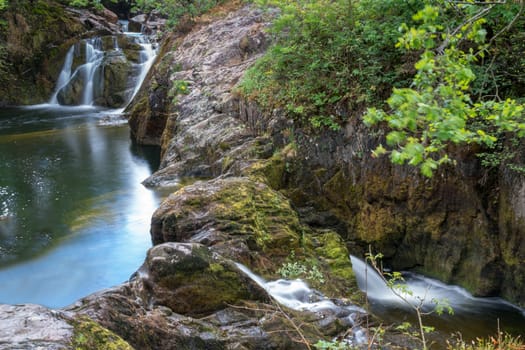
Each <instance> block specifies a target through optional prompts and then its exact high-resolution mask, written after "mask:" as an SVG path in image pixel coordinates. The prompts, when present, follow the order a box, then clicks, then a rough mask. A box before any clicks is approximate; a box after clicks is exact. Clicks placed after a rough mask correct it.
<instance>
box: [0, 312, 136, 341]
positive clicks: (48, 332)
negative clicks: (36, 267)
mask: <svg viewBox="0 0 525 350" xmlns="http://www.w3.org/2000/svg"><path fill="white" fill-rule="evenodd" d="M0 348H1V349H5V350H21V349H27V350H33V349H34V350H37V349H49V350H65V349H76V350H88V349H119V350H131V349H133V348H132V347H131V346H130V345H129V344H128V343H127V342H125V341H124V340H122V338H120V337H119V336H117V335H116V334H114V333H112V332H111V331H109V330H107V329H105V328H103V327H102V326H100V325H99V324H97V323H95V322H93V321H91V320H89V319H88V318H85V317H77V316H76V315H74V314H73V313H70V312H65V311H61V310H50V309H47V308H45V307H43V306H39V305H0Z"/></svg>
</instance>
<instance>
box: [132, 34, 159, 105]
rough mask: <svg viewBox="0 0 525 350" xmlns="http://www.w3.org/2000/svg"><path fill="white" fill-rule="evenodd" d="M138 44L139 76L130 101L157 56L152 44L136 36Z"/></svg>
mask: <svg viewBox="0 0 525 350" xmlns="http://www.w3.org/2000/svg"><path fill="white" fill-rule="evenodd" d="M137 38H138V43H139V45H140V46H141V47H142V51H141V52H140V63H139V64H140V66H141V67H140V74H139V77H138V79H137V83H136V84H135V89H134V90H133V93H132V94H131V98H130V99H129V100H130V101H131V100H133V98H134V97H135V95H137V93H138V92H139V90H140V87H141V86H142V82H143V81H144V79H145V78H146V75H147V74H148V72H149V69H150V68H151V66H152V65H153V62H154V61H155V57H156V56H157V53H156V51H155V50H154V49H153V44H151V43H150V42H147V41H145V40H143V39H142V38H144V37H143V36H138V37H137Z"/></svg>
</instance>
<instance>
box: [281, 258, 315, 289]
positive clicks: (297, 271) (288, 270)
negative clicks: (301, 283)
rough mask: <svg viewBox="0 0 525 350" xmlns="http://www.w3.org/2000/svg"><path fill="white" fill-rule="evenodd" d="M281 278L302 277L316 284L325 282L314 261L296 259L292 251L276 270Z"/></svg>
mask: <svg viewBox="0 0 525 350" xmlns="http://www.w3.org/2000/svg"><path fill="white" fill-rule="evenodd" d="M277 273H279V274H280V275H281V277H283V278H288V279H294V278H304V279H306V280H308V281H310V282H314V283H316V284H323V283H324V282H325V279H324V276H323V273H322V272H321V271H320V270H319V268H318V267H317V265H316V264H315V262H312V261H298V260H297V259H296V257H295V253H294V252H293V251H292V253H290V256H289V257H288V261H287V262H285V263H284V264H283V265H282V266H281V267H280V268H279V270H278V271H277Z"/></svg>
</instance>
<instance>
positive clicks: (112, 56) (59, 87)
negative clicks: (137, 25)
mask: <svg viewBox="0 0 525 350" xmlns="http://www.w3.org/2000/svg"><path fill="white" fill-rule="evenodd" d="M123 28H124V29H125V30H127V24H123ZM123 35H124V37H125V38H126V40H127V42H128V43H127V44H126V45H127V46H125V47H130V45H131V47H133V45H135V47H140V52H139V53H138V55H137V56H136V57H137V58H135V63H132V61H130V60H129V59H128V58H127V56H126V55H127V53H125V52H124V51H123V49H122V48H121V47H120V45H119V40H121V39H120V38H119V37H118V36H112V37H111V38H109V37H107V40H106V38H104V39H102V38H100V37H97V38H91V39H86V40H83V41H82V42H81V43H77V44H75V45H73V46H72V47H71V48H70V49H69V51H68V52H67V55H66V58H65V60H64V64H63V67H62V70H61V72H60V75H59V78H58V80H57V83H56V89H55V91H54V93H53V95H52V96H51V99H50V101H49V103H50V104H54V105H57V104H65V105H87V106H93V105H98V106H109V107H116V108H119V107H120V108H123V107H126V105H127V104H128V103H129V102H130V101H131V100H132V99H133V97H135V95H136V94H137V93H138V91H139V89H140V86H141V85H142V82H143V81H144V79H145V77H146V75H147V73H148V71H149V69H150V68H151V66H152V64H153V62H154V60H155V57H156V51H155V49H154V45H153V44H152V43H151V42H150V41H149V39H148V38H147V37H146V36H144V35H142V34H140V33H129V32H124V34H123ZM109 40H111V41H109ZM130 43H131V44H130ZM131 50H133V48H132V49H131ZM135 50H136V49H135ZM137 51H138V50H137ZM126 52H127V51H126ZM82 55H84V56H85V57H84V63H83V64H81V65H78V66H77V67H75V68H74V67H73V65H74V64H75V58H76V57H79V56H82ZM131 57H133V56H131ZM113 64H117V65H120V66H115V67H116V69H114V70H111V69H110V68H108V67H110V66H111V65H113ZM72 69H74V71H73V72H72ZM108 69H109V72H106V71H107V70H108ZM121 72H128V76H127V80H128V82H127V83H126V82H125V80H122V79H117V80H115V79H114V78H113V77H114V75H112V74H120V73H121ZM124 74H125V73H124ZM120 76H122V75H120ZM108 79H109V80H108ZM105 81H107V82H108V86H104V85H105V83H104V82H105ZM123 85H125V86H123Z"/></svg>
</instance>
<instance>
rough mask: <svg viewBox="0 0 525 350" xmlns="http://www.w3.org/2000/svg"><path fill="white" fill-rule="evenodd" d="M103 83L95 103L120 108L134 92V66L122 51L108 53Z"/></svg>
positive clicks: (103, 66) (104, 63) (103, 63)
mask: <svg viewBox="0 0 525 350" xmlns="http://www.w3.org/2000/svg"><path fill="white" fill-rule="evenodd" d="M101 69H102V70H103V72H104V73H103V83H102V91H100V95H99V96H97V97H96V98H95V101H94V102H95V105H98V106H105V107H112V108H118V107H122V106H124V105H125V104H126V103H127V102H128V100H129V98H130V97H131V93H132V92H133V87H134V80H133V79H132V78H131V77H132V76H133V73H134V71H133V66H132V64H131V62H129V61H128V60H127V59H126V56H125V55H123V54H122V53H121V52H120V51H112V52H109V53H108V54H106V57H105V58H104V60H103V62H102V67H101Z"/></svg>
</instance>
